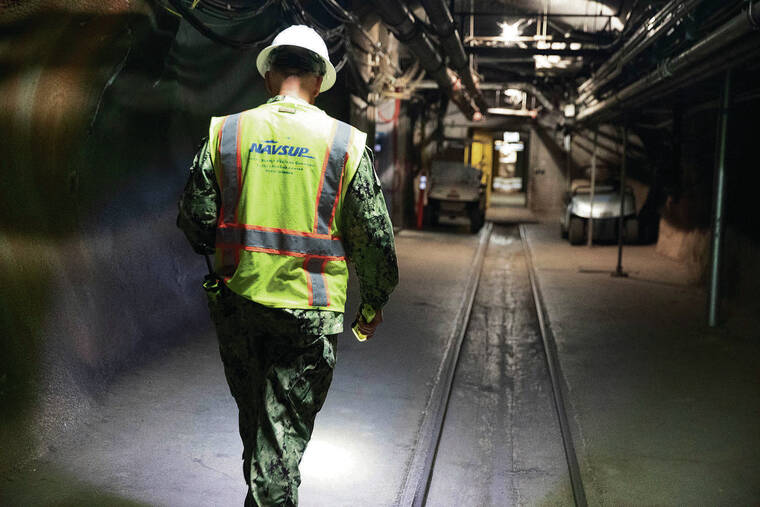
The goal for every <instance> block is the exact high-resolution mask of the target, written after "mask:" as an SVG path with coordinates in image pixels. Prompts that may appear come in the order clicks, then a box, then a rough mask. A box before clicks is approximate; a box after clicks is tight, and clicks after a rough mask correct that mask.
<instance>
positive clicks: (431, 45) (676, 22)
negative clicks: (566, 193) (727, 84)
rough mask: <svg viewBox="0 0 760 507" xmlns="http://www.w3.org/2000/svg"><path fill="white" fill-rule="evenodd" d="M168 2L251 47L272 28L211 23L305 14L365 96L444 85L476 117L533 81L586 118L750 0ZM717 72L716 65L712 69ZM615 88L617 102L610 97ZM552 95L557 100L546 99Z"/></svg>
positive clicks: (437, 89)
mask: <svg viewBox="0 0 760 507" xmlns="http://www.w3.org/2000/svg"><path fill="white" fill-rule="evenodd" d="M162 2H163V3H164V4H165V5H166V6H167V8H169V9H170V10H171V9H174V10H175V11H180V12H179V14H182V15H183V17H185V18H186V19H189V20H192V19H193V18H196V19H195V24H194V26H197V25H200V27H199V29H200V30H202V31H203V30H205V31H206V32H210V34H209V33H207V34H206V35H207V36H217V38H218V39H225V38H226V39H227V40H226V41H225V40H221V42H222V43H225V42H227V43H230V44H231V45H235V44H237V45H238V46H241V45H242V46H246V47H247V48H257V47H263V45H264V44H266V43H268V42H269V40H271V36H272V35H274V34H269V33H267V34H263V35H262V36H261V37H259V38H258V39H256V40H250V41H245V40H239V39H235V37H234V36H233V35H230V33H233V34H234V30H233V31H232V32H230V31H229V30H228V31H227V35H220V34H219V33H218V32H219V31H220V30H219V29H218V28H215V27H224V24H225V20H226V22H227V23H228V24H238V23H241V22H248V21H250V20H253V19H259V17H260V16H264V17H267V18H268V19H279V20H281V25H282V27H284V26H287V25H288V24H291V23H302V24H308V25H310V26H313V27H314V28H316V29H317V30H318V31H319V32H320V33H321V34H322V35H323V37H324V38H325V39H326V41H327V44H328V47H329V49H330V53H331V58H332V59H333V61H335V62H336V63H337V64H336V67H338V68H342V67H344V66H346V68H347V72H345V73H344V74H345V76H346V77H345V78H344V79H346V80H347V86H348V89H349V90H350V91H351V92H352V93H354V94H355V95H357V96H359V97H361V98H362V99H364V100H365V101H368V102H373V101H374V100H376V99H377V97H381V96H386V97H396V98H406V99H414V98H415V97H416V98H420V99H422V100H423V102H429V101H431V100H438V97H440V95H441V92H443V93H444V94H446V95H448V96H449V98H450V99H451V100H452V101H453V102H454V103H456V104H457V105H458V106H459V108H460V109H461V110H462V112H463V113H464V114H465V116H466V117H468V118H470V119H472V118H475V117H476V116H477V115H478V114H479V113H484V114H485V113H486V110H487V109H489V108H491V107H501V106H503V105H504V104H503V103H502V99H503V97H501V96H500V95H499V94H498V93H494V92H493V90H499V88H500V87H501V90H502V91H503V90H505V89H506V88H507V86H506V83H511V84H512V85H514V84H519V83H525V84H526V85H530V86H532V87H533V88H532V90H533V91H535V90H538V91H540V92H541V93H542V94H543V95H544V97H545V98H548V100H542V101H541V102H542V103H541V104H540V105H538V106H536V107H537V109H536V110H537V111H538V112H539V113H540V112H541V111H544V112H547V111H549V110H559V109H560V108H561V107H563V106H565V105H567V104H569V103H575V104H576V105H577V108H578V109H579V110H580V111H581V116H584V117H586V118H587V119H590V117H591V116H594V117H596V116H597V115H596V109H598V108H599V107H600V106H604V107H603V108H604V109H605V116H606V117H607V119H608V118H609V117H610V116H614V115H615V114H617V113H620V112H621V111H622V110H623V109H625V107H622V106H629V108H630V109H633V108H636V109H638V108H639V107H640V106H641V105H642V101H641V97H639V100H638V102H636V103H630V104H629V103H628V102H624V101H618V100H617V99H616V98H615V96H614V95H615V93H616V92H617V90H620V89H622V88H625V87H626V86H628V85H630V84H632V83H636V82H637V81H638V80H640V79H642V78H644V77H647V75H648V74H650V73H652V72H654V71H657V70H658V69H661V71H662V72H664V73H666V74H667V73H668V72H669V70H668V63H669V61H671V60H672V59H674V58H675V57H676V56H678V55H679V54H680V53H682V52H684V51H686V50H687V49H689V48H690V47H692V46H694V45H696V44H697V43H699V42H700V41H702V40H703V39H705V38H706V37H708V36H709V35H710V34H711V33H712V32H714V31H716V30H718V29H719V28H721V26H722V25H724V24H725V23H726V22H728V21H730V20H731V19H732V17H735V16H736V15H738V14H740V13H741V12H742V9H746V6H747V5H748V4H747V2H746V1H745V0H728V1H726V2H713V1H709V0H659V1H646V0H413V1H401V0H399V1H392V2H388V1H381V0H374V1H373V2H359V1H357V0H259V1H252V0H162ZM751 3H752V2H750V4H751ZM389 6H390V7H389ZM441 9H443V11H445V10H448V13H450V19H451V21H452V22H453V28H454V29H456V35H458V39H459V41H460V43H461V44H460V47H461V48H462V50H463V53H462V55H463V56H462V57H459V56H457V54H456V48H454V49H452V45H451V40H447V39H446V33H447V32H449V31H450V28H449V27H448V26H441V21H440V20H441V18H440V15H439V17H438V19H436V15H435V14H436V12H435V11H438V13H439V14H440V12H441ZM407 10H408V12H404V11H407ZM758 10H760V9H758ZM394 11H402V12H401V14H397V13H396V12H394ZM431 13H432V16H431ZM378 21H380V22H381V23H382V24H384V25H385V27H386V29H388V30H389V31H390V32H391V33H393V34H394V35H395V36H396V38H397V39H398V40H399V41H400V42H401V50H400V51H398V50H397V49H396V46H389V45H388V44H386V43H385V40H383V39H382V36H381V35H379V34H378V33H377V32H371V31H372V30H373V29H376V27H377V25H378ZM405 23H406V24H405ZM191 24H193V23H191ZM221 31H224V30H221ZM370 32H371V33H370ZM756 39H757V35H756V34H755V37H754V40H756ZM218 41H219V40H218ZM742 43H743V44H745V46H747V47H746V48H745V49H746V51H744V52H743V53H741V54H735V55H734V56H735V59H734V63H741V62H742V61H744V60H746V59H749V60H751V59H753V52H752V51H751V50H752V49H754V48H755V47H754V46H752V44H751V41H750V42H747V41H742ZM748 44H749V45H748ZM732 48H733V46H729V47H728V49H732ZM734 53H736V51H734ZM758 53H760V52H757V51H756V52H754V54H755V55H756V54H758ZM717 54H719V53H717ZM714 56H715V55H713V57H714ZM462 58H467V60H469V62H470V65H471V66H472V71H469V70H468V67H467V66H466V64H464V63H458V62H464V61H465V60H463V59H462ZM754 59H757V57H756V56H754ZM436 60H437V62H436ZM368 62H370V63H368ZM463 65H464V66H463ZM613 67H614V68H613ZM442 69H443V70H442ZM447 73H448V75H447ZM470 74H472V76H470ZM423 75H424V78H423ZM665 77H666V78H668V79H669V78H671V77H672V76H670V75H667V76H665ZM695 77H696V78H699V77H700V76H699V75H697V76H695ZM709 77H710V75H709V73H706V74H705V76H704V78H705V79H706V78H709ZM682 81H683V82H681V83H680V86H679V87H677V89H681V88H688V87H690V86H693V85H694V84H695V83H696V82H698V81H699V79H691V80H682ZM460 83H461V89H460ZM477 83H479V86H478V85H477ZM647 91H648V92H651V93H647V94H646V100H644V102H646V101H647V100H651V102H653V103H656V102H657V101H660V102H661V101H662V100H667V97H670V96H672V95H673V91H674V90H673V89H672V87H671V88H668V89H664V88H660V89H652V90H647ZM372 94H374V95H373V96H371V95H372ZM531 95H532V96H535V93H533V92H531ZM611 99H612V100H615V101H616V104H617V105H618V106H620V107H616V108H608V107H606V102H607V101H609V100H611ZM547 103H551V104H553V105H554V106H555V107H553V108H548V107H546V105H547ZM533 105H535V104H533ZM583 110H586V112H585V113H584V112H583ZM592 113H593V114H592ZM599 119H603V117H602V116H600V117H599Z"/></svg>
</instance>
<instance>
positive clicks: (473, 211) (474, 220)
mask: <svg viewBox="0 0 760 507" xmlns="http://www.w3.org/2000/svg"><path fill="white" fill-rule="evenodd" d="M484 222H485V214H484V213H483V212H481V211H480V208H479V207H478V206H477V205H475V206H473V207H471V208H470V232H472V233H476V232H478V231H479V230H480V228H481V227H483V223H484Z"/></svg>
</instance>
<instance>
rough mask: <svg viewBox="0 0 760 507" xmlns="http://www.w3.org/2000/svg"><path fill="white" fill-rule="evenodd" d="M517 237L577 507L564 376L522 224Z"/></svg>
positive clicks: (578, 484) (579, 489) (577, 477)
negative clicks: (523, 259)
mask: <svg viewBox="0 0 760 507" xmlns="http://www.w3.org/2000/svg"><path fill="white" fill-rule="evenodd" d="M520 239H521V240H522V246H523V251H524V252H525V263H526V264H527V265H528V277H529V279H530V286H531V289H532V291H533V301H534V303H535V305H536V316H537V317H538V327H539V330H540V331H541V341H542V343H543V345H544V355H545V356H546V366H547V369H548V370H549V378H550V380H551V384H552V392H553V394H554V408H555V410H556V412H557V419H558V421H559V428H560V433H561V434H562V445H563V447H564V449H565V459H566V461H567V469H568V472H569V474H570V484H571V486H572V489H573V500H574V501H575V505H576V507H586V506H587V505H588V502H587V500H586V491H585V490H584V488H583V479H582V477H581V470H580V465H579V464H578V456H577V454H576V452H575V445H574V444H573V435H572V431H571V429H570V419H569V418H568V417H567V410H566V408H565V406H566V405H565V397H564V394H563V389H562V386H563V380H562V379H563V376H562V369H561V367H560V364H559V359H558V358H557V344H556V341H555V339H554V333H553V332H552V329H551V326H550V325H549V321H548V318H547V315H546V305H545V304H544V299H543V295H542V293H541V287H540V286H539V284H538V278H537V277H536V268H535V266H534V265H533V254H532V252H531V249H530V245H529V244H528V238H527V236H526V233H525V226H524V225H520Z"/></svg>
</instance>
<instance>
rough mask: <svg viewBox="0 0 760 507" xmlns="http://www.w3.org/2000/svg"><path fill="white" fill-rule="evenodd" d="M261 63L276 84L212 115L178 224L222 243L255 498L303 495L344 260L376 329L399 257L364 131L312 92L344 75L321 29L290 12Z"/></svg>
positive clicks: (217, 284) (225, 307)
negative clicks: (241, 105) (249, 102)
mask: <svg viewBox="0 0 760 507" xmlns="http://www.w3.org/2000/svg"><path fill="white" fill-rule="evenodd" d="M256 65H257V67H258V70H259V72H260V73H261V75H262V76H263V77H264V79H265V81H266V87H267V90H268V91H269V93H270V95H271V96H272V98H271V99H270V100H269V101H267V103H266V104H263V105H261V106H259V107H257V108H255V109H250V110H247V111H243V112H240V113H237V114H233V115H229V116H225V117H220V118H212V119H211V125H210V128H209V137H208V140H207V141H206V142H205V143H204V144H203V146H202V147H201V148H200V150H199V151H198V153H197V154H196V156H195V159H194V161H193V165H192V167H191V171H190V177H189V180H188V182H187V185H186V187H185V191H184V193H183V195H182V198H181V200H180V205H179V209H180V213H179V217H178V219H177V224H178V226H179V227H180V228H182V230H183V231H184V232H185V234H186V236H187V238H188V239H189V241H190V243H191V245H192V247H193V249H194V250H195V251H196V252H197V253H199V254H208V255H210V254H214V256H215V263H214V264H215V266H214V271H215V273H214V274H213V275H210V276H209V277H207V279H206V282H205V283H204V288H205V289H206V291H207V294H208V297H209V308H210V311H211V317H212V320H213V321H214V324H215V326H216V330H217V335H218V338H219V350H220V352H221V357H222V361H223V363H224V371H225V376H226V377H227V382H228V384H229V387H230V391H231V393H232V396H233V397H234V398H235V401H236V402H237V406H238V409H239V425H240V436H241V438H242V440H243V473H244V476H245V480H246V482H247V484H248V494H247V496H246V499H245V505H262V506H263V505H296V504H297V503H298V485H299V484H300V481H301V479H300V474H299V471H298V465H299V462H300V461H301V457H302V456H303V453H304V451H305V449H306V445H307V443H308V441H309V438H310V437H311V433H312V429H313V426H314V419H315V417H316V415H317V412H318V411H319V410H320V409H321V407H322V404H323V403H324V401H325V397H326V395H327V390H328V387H329V386H330V381H331V380H332V373H333V368H334V366H335V354H336V345H337V336H338V334H339V333H341V332H342V331H343V312H344V305H345V301H346V285H347V281H348V268H347V265H346V260H347V259H348V260H351V261H352V262H353V264H354V266H355V268H356V273H357V275H358V277H359V282H360V292H361V306H360V309H359V314H360V315H359V316H358V319H359V329H360V331H361V332H362V333H363V334H365V335H367V336H368V337H372V335H373V334H374V332H375V329H376V327H377V326H378V325H379V324H380V322H382V308H383V306H384V305H385V304H386V303H387V301H388V298H389V296H390V293H391V292H392V291H393V289H394V287H395V286H396V284H397V282H398V267H397V262H396V252H395V247H394V240H393V228H392V225H391V222H390V218H389V217H388V211H387V209H386V206H385V201H384V200H383V196H382V192H381V188H380V182H379V180H378V179H377V176H376V174H375V172H374V168H373V164H372V159H371V154H370V152H369V151H368V150H367V149H366V148H365V140H366V134H364V133H363V132H361V131H359V130H357V129H355V128H353V127H351V126H350V125H348V124H346V123H343V122H341V121H338V120H336V119H334V118H331V117H330V116H328V115H327V114H326V113H325V112H323V111H322V110H320V109H319V108H317V107H316V106H314V99H315V98H316V97H317V95H318V94H319V93H320V92H323V91H325V90H327V89H329V88H330V87H331V86H332V85H333V83H334V82H335V69H334V67H333V66H332V64H331V63H330V60H329V56H328V53H327V48H326V46H325V43H324V41H323V40H322V39H321V38H320V37H319V35H318V34H317V33H316V32H315V31H313V30H312V29H310V28H308V27H306V26H300V25H299V26H291V27H289V28H287V29H285V30H284V31H282V32H281V33H280V34H279V35H278V36H277V37H276V38H275V39H274V41H273V43H272V45H271V46H269V47H267V48H265V49H264V50H263V51H261V53H260V54H259V56H258V58H257V61H256ZM366 315H369V316H370V318H366V317H364V316H366ZM373 315H374V318H372V317H371V316H373ZM368 320H369V322H367V321H368Z"/></svg>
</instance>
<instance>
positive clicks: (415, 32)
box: [373, 0, 477, 118]
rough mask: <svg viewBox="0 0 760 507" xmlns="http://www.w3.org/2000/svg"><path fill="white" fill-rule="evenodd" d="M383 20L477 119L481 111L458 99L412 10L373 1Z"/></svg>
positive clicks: (396, 0) (394, 1)
mask: <svg viewBox="0 0 760 507" xmlns="http://www.w3.org/2000/svg"><path fill="white" fill-rule="evenodd" d="M373 4H374V5H375V8H376V9H377V11H378V13H379V14H380V18H381V19H382V20H383V22H384V23H385V24H386V25H388V27H389V28H390V29H391V31H392V32H393V34H394V35H395V36H396V38H397V39H398V40H399V41H401V42H402V43H404V44H406V46H407V47H408V48H409V49H410V50H411V51H412V52H413V53H414V54H415V56H417V59H418V60H419V61H420V64H421V65H422V68H423V69H425V72H426V73H427V74H428V75H429V76H430V77H431V78H433V79H434V80H435V81H436V82H437V83H438V86H439V87H440V88H441V90H443V92H444V93H446V95H448V96H449V97H450V98H451V99H452V100H453V101H454V102H455V103H456V104H457V106H459V108H460V109H461V110H462V112H463V113H464V114H465V116H467V117H468V118H472V117H473V116H475V113H476V112H477V110H476V109H475V108H474V107H473V105H472V104H471V103H470V101H469V100H465V99H464V98H462V97H461V96H458V95H459V94H457V93H456V92H455V90H454V88H453V86H452V83H451V78H450V77H449V74H448V72H447V70H446V65H445V64H444V62H443V59H442V58H441V55H440V54H439V53H438V51H436V49H435V48H434V47H433V43H432V42H431V41H430V38H429V37H428V36H427V34H426V33H425V31H424V30H423V29H422V27H421V26H420V24H419V23H418V22H417V20H416V19H415V18H414V16H413V15H412V13H411V12H410V11H409V8H407V6H406V5H405V4H404V3H402V2H401V1H400V0H373Z"/></svg>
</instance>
